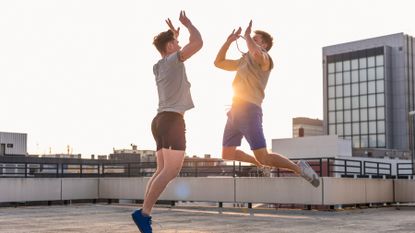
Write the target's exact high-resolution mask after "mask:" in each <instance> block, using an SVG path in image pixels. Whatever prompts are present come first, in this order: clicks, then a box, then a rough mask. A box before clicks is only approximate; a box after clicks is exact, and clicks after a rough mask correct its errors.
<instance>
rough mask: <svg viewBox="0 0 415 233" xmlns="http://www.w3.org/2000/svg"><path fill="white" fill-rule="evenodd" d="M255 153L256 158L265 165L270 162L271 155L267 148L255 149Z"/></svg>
mask: <svg viewBox="0 0 415 233" xmlns="http://www.w3.org/2000/svg"><path fill="white" fill-rule="evenodd" d="M253 152H254V155H255V159H256V160H257V161H258V162H259V163H261V164H263V165H268V164H269V163H270V161H269V156H268V151H267V149H265V148H261V149H258V150H254V151H253Z"/></svg>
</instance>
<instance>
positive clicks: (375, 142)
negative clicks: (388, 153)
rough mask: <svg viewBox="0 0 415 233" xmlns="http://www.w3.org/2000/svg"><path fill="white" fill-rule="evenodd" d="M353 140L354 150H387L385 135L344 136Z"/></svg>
mask: <svg viewBox="0 0 415 233" xmlns="http://www.w3.org/2000/svg"><path fill="white" fill-rule="evenodd" d="M342 137H343V138H345V139H349V140H352V144H353V147H354V148H385V147H386V143H385V134H366V135H356V136H342Z"/></svg>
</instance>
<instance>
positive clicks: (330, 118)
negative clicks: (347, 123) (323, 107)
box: [329, 112, 336, 123]
mask: <svg viewBox="0 0 415 233" xmlns="http://www.w3.org/2000/svg"><path fill="white" fill-rule="evenodd" d="M335 120H336V115H335V113H334V112H329V123H335Z"/></svg>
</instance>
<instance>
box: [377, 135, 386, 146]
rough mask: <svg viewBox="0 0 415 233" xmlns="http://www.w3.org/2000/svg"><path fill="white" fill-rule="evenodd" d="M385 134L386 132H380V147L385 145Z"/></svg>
mask: <svg viewBox="0 0 415 233" xmlns="http://www.w3.org/2000/svg"><path fill="white" fill-rule="evenodd" d="M385 145H386V143H385V135H384V134H378V147H385Z"/></svg>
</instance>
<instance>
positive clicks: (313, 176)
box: [297, 160, 320, 188]
mask: <svg viewBox="0 0 415 233" xmlns="http://www.w3.org/2000/svg"><path fill="white" fill-rule="evenodd" d="M297 165H298V166H299V167H300V169H301V176H302V177H303V178H304V179H306V180H307V181H308V182H310V183H311V184H312V185H313V186H314V187H316V188H317V187H318V186H319V185H320V177H318V175H317V173H316V172H315V171H314V170H313V169H312V168H311V167H310V165H309V164H308V163H307V161H305V160H300V161H298V163H297Z"/></svg>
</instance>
